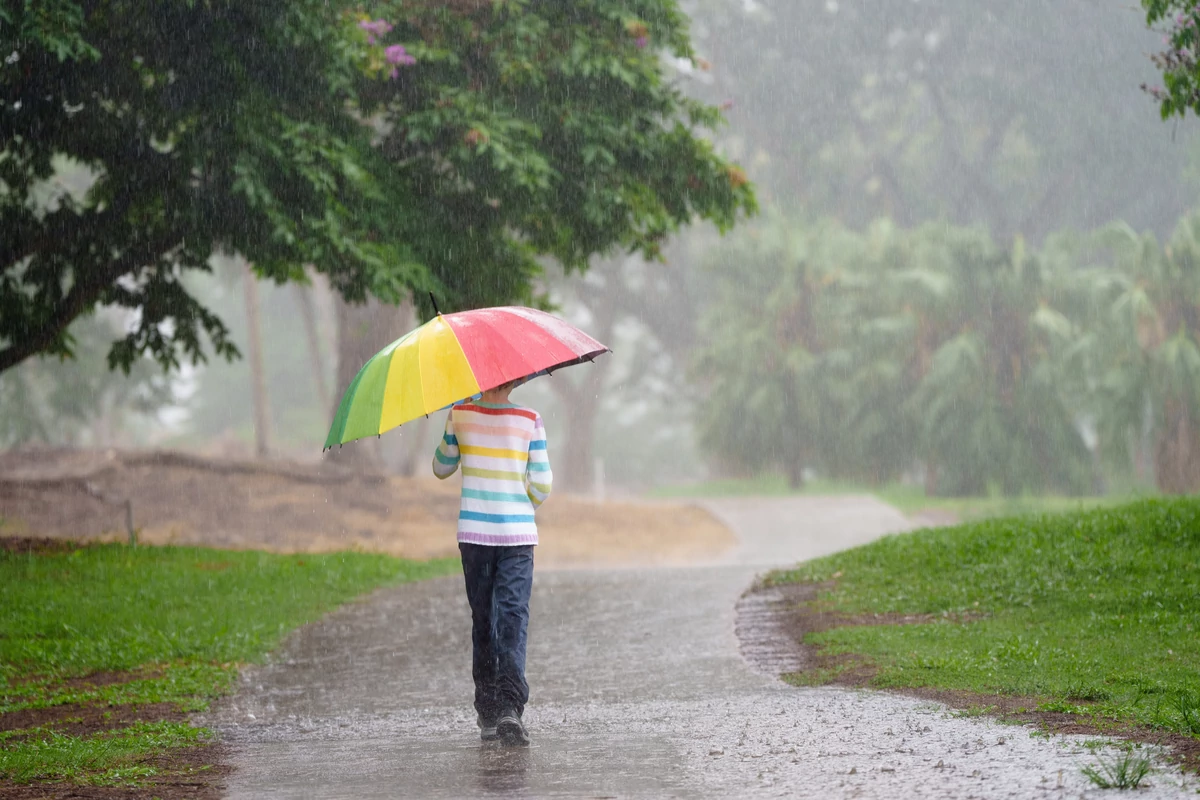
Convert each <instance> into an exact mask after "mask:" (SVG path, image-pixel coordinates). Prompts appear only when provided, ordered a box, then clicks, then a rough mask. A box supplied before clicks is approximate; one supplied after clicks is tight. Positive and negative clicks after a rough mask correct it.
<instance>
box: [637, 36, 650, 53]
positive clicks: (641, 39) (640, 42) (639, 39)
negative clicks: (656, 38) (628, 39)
mask: <svg viewBox="0 0 1200 800" xmlns="http://www.w3.org/2000/svg"><path fill="white" fill-rule="evenodd" d="M649 42H650V40H649V39H647V38H646V37H645V36H639V37H637V39H635V40H634V42H633V43H634V44H636V45H637V46H638V49H639V50H641V49H642V48H644V47H645V46H646V45H647V44H649Z"/></svg>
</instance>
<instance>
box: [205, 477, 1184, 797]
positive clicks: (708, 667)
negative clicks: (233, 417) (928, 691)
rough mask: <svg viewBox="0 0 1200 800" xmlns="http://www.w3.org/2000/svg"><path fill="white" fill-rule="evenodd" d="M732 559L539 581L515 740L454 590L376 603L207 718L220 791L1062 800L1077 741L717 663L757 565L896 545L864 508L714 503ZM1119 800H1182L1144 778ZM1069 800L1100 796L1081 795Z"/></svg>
mask: <svg viewBox="0 0 1200 800" xmlns="http://www.w3.org/2000/svg"><path fill="white" fill-rule="evenodd" d="M712 508H713V511H714V512H715V513H716V514H717V515H718V516H720V517H721V518H722V519H724V520H725V521H726V522H727V523H728V524H730V526H731V527H732V528H733V529H734V530H735V531H736V532H737V533H738V534H739V537H740V538H741V541H742V546H741V547H740V548H739V549H738V550H736V551H735V552H733V553H731V554H730V555H729V557H728V558H727V559H726V561H725V562H724V563H722V564H714V565H708V566H703V567H693V568H687V569H669V570H668V569H646V570H638V569H629V570H622V571H611V570H610V571H604V572H589V571H558V572H539V573H537V575H536V578H535V586H534V598H533V608H532V623H531V641H530V647H529V667H528V677H529V682H530V685H531V687H532V697H531V701H530V706H529V708H528V710H527V711H526V721H527V723H528V725H529V728H530V732H531V735H532V736H533V740H534V744H533V746H532V747H530V748H528V749H509V748H504V747H501V746H499V745H494V744H486V745H484V744H481V743H480V742H479V740H478V732H477V730H476V728H475V719H474V712H473V711H472V710H471V708H470V697H471V677H470V655H469V653H470V640H469V614H468V611H467V607H466V602H465V599H464V597H463V590H462V586H461V579H460V578H447V579H441V580H437V581H430V582H427V583H423V584H417V585H409V586H402V587H398V588H396V589H391V590H387V591H384V592H379V593H376V594H375V595H373V596H371V597H370V598H368V599H366V600H365V601H362V602H359V603H356V604H354V605H351V606H349V607H346V608H343V609H342V610H341V611H339V612H337V613H335V614H332V615H331V616H329V617H328V618H326V619H325V620H323V621H322V622H321V623H319V624H316V625H313V626H310V627H308V628H306V629H304V630H302V631H300V632H299V633H298V634H297V635H295V636H293V637H292V638H291V639H290V640H289V641H288V643H287V644H286V645H285V647H284V648H283V650H282V651H281V653H280V654H279V655H278V658H277V659H276V661H275V662H274V663H272V664H270V665H269V666H266V667H264V668H261V669H258V670H255V671H253V672H250V673H248V674H247V675H246V676H245V678H244V686H243V687H242V691H241V692H240V693H239V694H238V695H237V696H236V697H234V698H233V699H232V700H231V701H229V702H227V703H226V704H225V705H224V706H223V707H221V708H219V709H217V710H216V711H215V712H214V713H213V715H212V719H210V720H209V723H210V724H212V725H214V726H215V727H216V728H218V730H219V731H220V733H221V735H222V737H223V738H224V740H225V741H227V742H229V743H230V744H231V745H232V747H233V751H234V765H235V767H237V769H236V771H235V773H234V774H233V776H232V777H231V779H230V783H229V796H230V797H234V798H251V797H314V798H316V797H320V798H340V797H344V798H377V797H378V798H385V797H387V798H392V797H417V798H421V797H447V798H450V797H454V798H457V797H506V798H507V797H512V798H525V797H529V798H537V797H559V796H561V797H813V798H824V797H872V798H900V797H912V796H918V795H920V796H922V797H923V798H925V799H926V800H927V799H928V798H942V797H946V798H967V797H1017V798H1035V797H1036V798H1045V797H1078V796H1080V795H1081V794H1083V793H1084V790H1085V789H1087V786H1086V782H1085V780H1084V779H1083V778H1082V776H1081V775H1080V773H1079V767H1080V765H1082V764H1085V763H1089V761H1090V760H1091V756H1090V755H1089V754H1088V753H1087V752H1086V751H1083V750H1081V749H1080V748H1079V747H1078V742H1075V741H1068V740H1064V739H1058V738H1056V739H1053V740H1049V741H1047V740H1044V739H1040V738H1038V739H1035V738H1031V737H1030V736H1029V733H1028V731H1027V730H1026V729H1023V728H1015V727H1011V726H1003V725H998V724H995V723H993V722H990V721H987V720H980V719H966V718H956V717H953V716H950V715H948V714H947V713H946V711H945V709H944V708H943V707H941V706H938V705H936V704H931V703H927V702H922V701H918V700H913V699H909V698H903V697H897V696H893V695H887V694H881V693H875V692H861V691H843V690H838V689H829V688H820V689H794V688H791V687H789V686H786V685H784V684H782V683H780V682H779V681H777V680H775V679H773V678H772V677H770V676H765V675H759V674H756V673H755V672H754V671H752V670H751V669H750V668H749V667H748V666H747V665H746V663H745V661H744V660H743V659H742V657H741V656H740V655H739V652H738V642H737V640H736V637H735V635H734V606H735V604H736V602H737V598H738V597H739V596H740V595H741V593H742V592H743V591H744V590H745V589H746V587H747V586H748V585H749V584H750V583H751V581H752V580H753V578H754V575H755V574H757V573H758V572H760V571H761V570H762V568H763V567H766V566H775V565H781V564H787V563H790V562H793V561H796V560H798V559H801V558H807V557H811V556H814V555H819V554H822V553H827V552H832V551H834V550H838V549H841V548H843V547H849V546H853V545H855V544H859V543H862V542H865V541H869V540H870V539H873V538H875V537H877V536H879V535H882V534H884V533H887V532H890V531H896V530H902V529H904V527H905V526H906V522H905V520H904V519H903V518H902V517H901V516H900V515H899V514H898V513H896V512H895V511H894V510H892V509H891V508H889V507H887V506H884V505H882V504H879V503H877V502H875V501H872V500H869V499H854V498H850V499H847V498H839V499H820V498H811V499H809V498H805V499H787V500H777V501H766V502H763V501H727V502H725V501H723V502H721V503H716V504H714V505H713V506H712ZM1153 782H1154V784H1155V787H1154V789H1152V790H1151V791H1149V792H1146V791H1142V792H1138V796H1139V797H1176V796H1178V797H1184V796H1191V797H1195V794H1194V789H1191V788H1188V789H1187V790H1186V791H1185V790H1183V789H1181V788H1180V787H1179V783H1180V781H1179V779H1178V777H1172V776H1171V775H1170V774H1160V775H1157V776H1155V778H1154V780H1153ZM1086 794H1087V795H1089V796H1090V795H1104V794H1110V793H1102V792H1099V791H1098V790H1091V791H1088V792H1086Z"/></svg>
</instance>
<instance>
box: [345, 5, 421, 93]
mask: <svg viewBox="0 0 1200 800" xmlns="http://www.w3.org/2000/svg"><path fill="white" fill-rule="evenodd" d="M358 27H359V29H360V30H363V31H366V34H367V44H368V45H371V46H372V47H374V46H375V45H377V44H379V40H380V39H381V38H383V37H384V36H386V35H387V34H389V33H391V31H392V29H393V28H394V27H395V26H394V25H392V23H390V22H388V21H387V20H385V19H360V20H359V21H358ZM383 58H384V61H386V62H387V63H388V64H391V65H392V69H391V71H390V72H389V73H388V74H389V76H390V77H391V78H392V79H393V80H394V79H395V78H396V77H398V76H399V75H400V69H399V68H400V67H409V66H412V65H413V64H416V63H417V59H415V58H413V56H412V55H411V54H410V53H409V52H408V51H407V50H405V49H404V45H402V44H390V45H388V46H387V47H385V48H384V49H383Z"/></svg>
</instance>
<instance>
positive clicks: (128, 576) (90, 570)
mask: <svg viewBox="0 0 1200 800" xmlns="http://www.w3.org/2000/svg"><path fill="white" fill-rule="evenodd" d="M455 568H456V562H455V561H454V560H452V559H443V560H439V561H432V562H413V561H404V560H401V559H397V558H392V557H389V556H383V555H372V554H366V553H336V554H325V555H275V554H269V553H262V552H253V551H245V552H238V551H226V550H209V549H202V548H185V547H161V548H160V547H138V548H130V547H126V546H124V545H102V546H95V547H84V548H80V549H76V550H73V551H69V552H60V553H41V554H23V555H18V554H14V553H4V552H0V713H5V712H12V711H18V710H22V709H36V708H45V707H49V706H56V705H64V704H72V703H74V704H99V705H105V706H113V705H135V706H136V705H142V704H147V703H159V702H168V703H173V704H175V705H176V706H177V707H178V708H179V709H180V710H183V711H199V710H204V709H205V708H207V707H208V704H209V702H210V701H211V700H212V699H214V698H216V697H219V696H220V695H222V694H224V693H226V692H228V691H230V689H231V687H232V685H233V681H234V679H235V678H236V675H237V670H238V667H239V665H242V664H245V663H253V662H258V661H261V660H262V658H263V657H264V656H265V655H266V654H267V653H268V652H270V651H271V650H273V649H274V648H276V647H277V646H278V645H279V643H280V642H281V641H282V639H283V637H284V636H286V635H287V634H288V633H289V632H290V631H292V630H293V629H295V628H296V627H298V626H300V625H303V624H305V623H308V622H312V621H314V620H316V619H318V618H319V617H320V616H321V615H323V614H324V613H326V612H328V611H329V610H331V609H333V608H336V607H337V606H339V605H341V604H343V603H345V602H347V601H349V600H352V599H354V598H355V597H357V596H359V595H362V594H364V593H366V592H368V591H370V590H372V589H375V588H377V587H380V586H386V585H390V584H395V583H402V582H405V581H411V580H417V579H420V578H426V577H433V576H436V575H442V574H446V573H448V572H451V571H453V570H454V569H455ZM98 672H120V673H124V674H123V675H122V678H123V679H122V680H120V681H118V682H111V683H104V682H99V681H91V682H89V681H79V680H72V679H76V678H82V677H85V676H89V675H93V674H94V673H98ZM155 724H157V723H155ZM185 727H186V726H185ZM131 730H132V732H131V733H129V734H128V735H126V734H121V735H114V736H108V735H98V736H94V737H83V738H77V737H70V736H64V735H62V734H58V733H55V732H53V731H42V730H41V729H35V730H34V731H33V732H30V731H25V732H23V733H22V736H19V737H9V739H10V740H9V741H8V742H0V749H2V751H3V755H2V756H0V777H8V778H12V779H17V780H26V779H28V778H29V777H30V776H38V777H43V778H53V777H63V776H67V777H71V778H72V779H74V780H83V781H90V780H102V779H104V780H106V778H104V777H103V776H105V775H109V777H110V778H111V777H112V774H117V773H112V774H110V773H111V771H112V770H114V769H116V770H118V773H120V770H122V769H125V768H126V767H129V766H130V764H129V763H128V761H129V758H130V757H132V755H137V754H141V753H143V752H144V751H143V750H138V748H139V747H143V745H144V746H145V747H146V748H149V750H148V751H154V750H158V749H162V748H163V747H167V746H174V745H172V744H171V742H172V741H175V740H172V739H170V738H169V737H168V738H163V736H159V735H158V734H157V733H155V732H154V730H152V729H149V728H147V729H140V728H134V729H131ZM193 730H194V729H193ZM164 736H165V734H164ZM131 738H132V739H134V740H137V741H136V742H131V741H126V740H127V739H131ZM148 751H146V752H148ZM97 753H101V754H103V753H107V754H108V755H106V756H104V757H103V758H101V759H100V760H99V761H90V760H88V759H90V758H92V756H93V755H95V754H97ZM110 756H111V757H110ZM97 758H99V756H97ZM37 764H42V766H41V767H37V766H35V765H37ZM31 765H34V766H31ZM72 765H74V766H72ZM89 765H92V766H89ZM96 765H99V766H96ZM64 770H65V772H64ZM120 774H126V773H120ZM128 774H129V775H131V776H132V775H133V773H128ZM133 777H136V776H133ZM115 779H116V778H114V780H115Z"/></svg>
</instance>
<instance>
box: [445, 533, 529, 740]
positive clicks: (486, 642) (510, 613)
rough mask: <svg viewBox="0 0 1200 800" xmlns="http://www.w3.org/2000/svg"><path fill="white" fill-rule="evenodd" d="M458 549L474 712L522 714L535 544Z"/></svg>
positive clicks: (526, 696) (526, 697) (526, 694)
mask: <svg viewBox="0 0 1200 800" xmlns="http://www.w3.org/2000/svg"><path fill="white" fill-rule="evenodd" d="M458 550H459V552H460V553H462V564H463V577H464V578H466V582H467V602H469V603H470V604H471V644H472V649H473V651H474V655H473V657H472V660H471V675H472V677H474V678H475V710H476V711H478V712H479V713H480V714H481V715H482V716H484V717H485V718H487V719H495V718H496V717H498V716H499V715H500V714H502V713H503V712H504V711H506V710H508V709H515V710H516V712H517V713H518V714H521V713H523V712H524V711H525V703H527V702H528V701H529V684H527V683H526V682H525V642H526V640H527V637H528V634H529V594H530V592H531V591H532V589H533V545H515V546H510V547H493V546H491V545H483V544H461V543H460V544H459V545H458Z"/></svg>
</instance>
